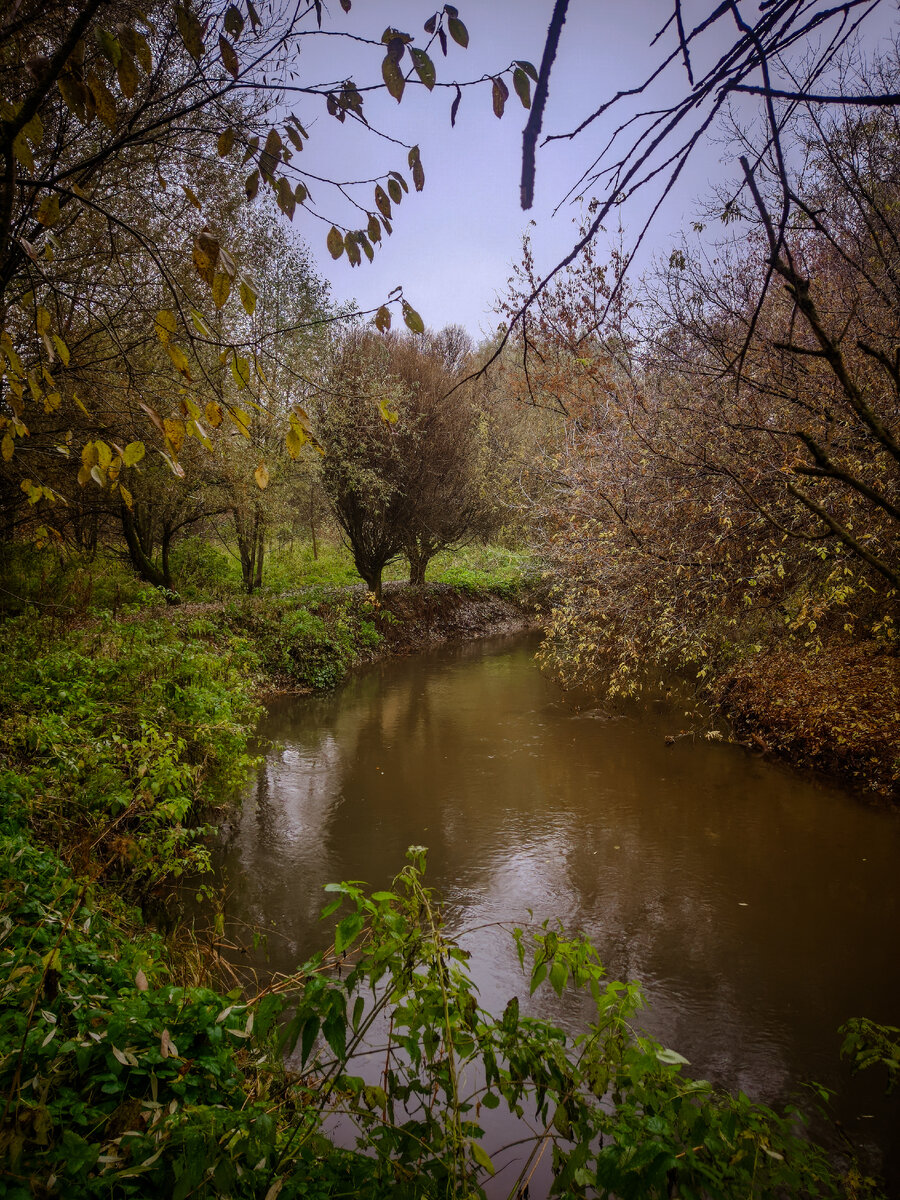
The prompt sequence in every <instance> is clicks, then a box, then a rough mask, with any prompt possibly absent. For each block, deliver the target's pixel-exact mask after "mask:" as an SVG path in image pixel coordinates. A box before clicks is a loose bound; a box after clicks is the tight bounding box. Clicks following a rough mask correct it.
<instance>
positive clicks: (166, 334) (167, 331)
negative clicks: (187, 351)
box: [155, 308, 178, 346]
mask: <svg viewBox="0 0 900 1200" xmlns="http://www.w3.org/2000/svg"><path fill="white" fill-rule="evenodd" d="M155 328H156V336H157V337H158V338H159V340H160V341H161V342H162V344H163V345H164V346H168V344H169V338H171V337H172V336H173V334H174V333H175V330H176V329H177V328H178V320H177V318H176V316H175V314H174V313H173V312H172V310H171V309H168V308H161V309H160V310H159V312H158V313H157V314H156V322H155Z"/></svg>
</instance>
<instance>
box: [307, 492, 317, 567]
mask: <svg viewBox="0 0 900 1200" xmlns="http://www.w3.org/2000/svg"><path fill="white" fill-rule="evenodd" d="M309 532H310V533H311V534H312V552H313V562H318V559H319V547H318V543H317V542H316V502H315V497H314V496H313V493H312V490H310V493H309Z"/></svg>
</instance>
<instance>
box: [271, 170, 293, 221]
mask: <svg viewBox="0 0 900 1200" xmlns="http://www.w3.org/2000/svg"><path fill="white" fill-rule="evenodd" d="M275 199H276V201H277V202H278V207H279V208H280V209H281V211H282V212H283V213H284V215H285V216H286V217H287V218H288V219H289V220H291V221H293V219H294V213H295V212H296V210H297V201H296V199H295V198H294V189H293V188H292V187H291V183H290V180H289V179H286V178H285V177H284V176H283V175H282V177H281V178H280V179H279V180H278V186H277V187H276V189H275Z"/></svg>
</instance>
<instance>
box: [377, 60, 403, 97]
mask: <svg viewBox="0 0 900 1200" xmlns="http://www.w3.org/2000/svg"><path fill="white" fill-rule="evenodd" d="M381 77H382V79H383V80H384V82H385V85H386V87H387V90H388V91H389V92H390V94H391V95H392V96H393V97H394V99H395V100H396V101H397V103H398V104H399V103H400V101H401V99H402V98H403V89H404V88H405V87H406V80H405V79H404V78H403V72H402V71H401V70H400V66H399V64H398V63H397V60H396V59H395V58H394V57H393V55H391V54H386V55H385V56H384V61H383V62H382V64H381Z"/></svg>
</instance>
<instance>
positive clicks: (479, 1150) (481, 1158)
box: [469, 1142, 494, 1175]
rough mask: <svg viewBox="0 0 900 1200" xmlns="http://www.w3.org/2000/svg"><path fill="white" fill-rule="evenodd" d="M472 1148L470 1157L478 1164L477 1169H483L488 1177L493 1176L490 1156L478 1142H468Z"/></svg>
mask: <svg viewBox="0 0 900 1200" xmlns="http://www.w3.org/2000/svg"><path fill="white" fill-rule="evenodd" d="M469 1145H470V1146H471V1147H472V1157H473V1158H474V1159H475V1161H476V1162H477V1163H478V1165H479V1167H483V1168H484V1169H485V1171H487V1173H488V1175H493V1174H494V1164H493V1163H492V1162H491V1159H490V1155H489V1154H488V1152H487V1150H485V1148H484V1147H483V1146H482V1144H481V1143H480V1142H470V1143H469Z"/></svg>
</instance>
